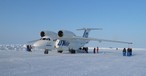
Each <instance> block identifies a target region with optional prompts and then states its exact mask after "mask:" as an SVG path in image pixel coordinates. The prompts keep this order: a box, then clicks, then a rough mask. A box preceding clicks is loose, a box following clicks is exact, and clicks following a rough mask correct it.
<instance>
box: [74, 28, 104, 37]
mask: <svg viewBox="0 0 146 76" xmlns="http://www.w3.org/2000/svg"><path fill="white" fill-rule="evenodd" d="M77 30H84V33H83V37H84V38H88V36H89V32H90V31H91V30H102V28H81V29H77Z"/></svg>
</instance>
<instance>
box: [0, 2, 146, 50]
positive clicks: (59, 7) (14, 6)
mask: <svg viewBox="0 0 146 76" xmlns="http://www.w3.org/2000/svg"><path fill="white" fill-rule="evenodd" d="M83 27H90V28H91V27H92V28H103V30H102V31H91V33H90V37H94V38H103V39H112V40H122V41H130V42H133V43H134V44H133V45H132V47H146V46H145V43H146V1H145V0H0V44H15V43H26V42H27V41H31V40H35V39H39V38H40V35H39V33H40V31H41V30H50V31H54V32H58V30H59V29H65V30H70V31H73V32H74V33H75V34H77V35H79V36H82V33H83V31H76V29H78V28H83ZM90 44H91V45H94V44H95V45H97V46H101V45H104V46H105V44H106V43H97V42H91V43H90ZM115 45H121V46H123V44H113V43H107V44H106V46H107V47H110V46H113V47H114V46H115ZM126 46H127V45H126Z"/></svg>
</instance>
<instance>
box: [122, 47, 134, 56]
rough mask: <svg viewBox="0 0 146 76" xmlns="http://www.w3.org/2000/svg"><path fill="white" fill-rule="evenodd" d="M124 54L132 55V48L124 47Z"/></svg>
mask: <svg viewBox="0 0 146 76" xmlns="http://www.w3.org/2000/svg"><path fill="white" fill-rule="evenodd" d="M123 56H132V48H127V50H126V48H124V49H123Z"/></svg>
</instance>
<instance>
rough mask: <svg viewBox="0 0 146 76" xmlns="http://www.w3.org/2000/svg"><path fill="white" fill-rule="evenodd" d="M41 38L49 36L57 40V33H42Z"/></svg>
mask: <svg viewBox="0 0 146 76" xmlns="http://www.w3.org/2000/svg"><path fill="white" fill-rule="evenodd" d="M40 36H41V37H44V36H49V37H51V38H53V39H55V38H57V33H55V32H52V31H41V32H40Z"/></svg>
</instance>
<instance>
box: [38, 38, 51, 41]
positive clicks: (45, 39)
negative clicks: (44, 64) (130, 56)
mask: <svg viewBox="0 0 146 76" xmlns="http://www.w3.org/2000/svg"><path fill="white" fill-rule="evenodd" d="M40 40H49V41H50V38H41V39H40Z"/></svg>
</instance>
